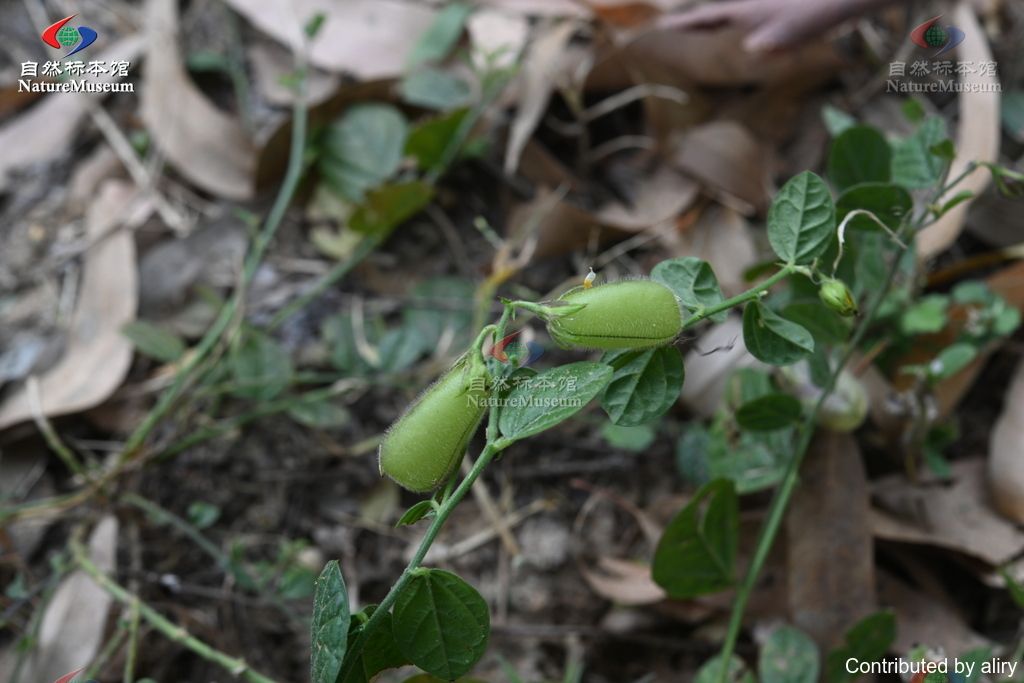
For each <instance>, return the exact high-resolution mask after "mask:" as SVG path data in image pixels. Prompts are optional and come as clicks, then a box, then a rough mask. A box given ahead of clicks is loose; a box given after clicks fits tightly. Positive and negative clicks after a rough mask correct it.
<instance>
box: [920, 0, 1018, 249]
mask: <svg viewBox="0 0 1024 683" xmlns="http://www.w3.org/2000/svg"><path fill="white" fill-rule="evenodd" d="M950 21H951V22H952V23H953V24H954V25H955V26H958V27H959V28H960V29H961V30H962V31H963V32H964V36H965V37H964V39H963V42H962V43H961V44H960V45H959V47H957V58H958V60H959V61H961V62H969V63H973V64H979V63H982V62H990V61H992V49H991V47H990V46H989V43H988V38H987V37H986V36H985V32H984V30H983V29H982V27H981V24H979V23H978V18H977V17H976V16H975V14H974V10H972V9H971V6H970V3H968V2H960V3H957V5H956V7H955V8H954V9H953V16H952V17H951V19H950ZM960 83H961V85H965V84H969V85H970V89H967V90H964V91H962V92H961V93H960V94H959V98H958V102H959V108H960V122H959V124H958V125H957V134H956V157H955V158H954V159H953V161H952V163H951V164H950V169H949V178H956V177H958V176H959V175H960V174H961V173H962V172H963V171H964V170H965V169H966V168H967V166H968V164H971V163H976V162H983V161H987V162H991V163H996V162H998V161H999V96H1000V95H999V90H998V87H997V86H998V84H999V81H998V78H997V77H996V76H995V75H994V74H993V75H983V74H963V75H961V76H960ZM988 184H989V173H988V171H986V170H981V169H979V170H976V171H974V172H973V173H971V174H970V175H969V176H967V178H965V179H964V180H963V182H961V183H959V184H958V185H957V186H956V187H953V188H950V190H949V191H948V192H947V193H946V195H944V196H943V197H942V198H941V199H939V201H938V202H937V203H938V204H940V205H941V204H942V203H943V202H944V201H946V200H948V199H950V198H951V197H953V195H955V194H957V193H959V192H963V191H968V192H972V193H974V194H975V195H980V194H981V193H982V191H984V189H985V188H986V187H987V186H988ZM971 203H972V200H967V201H965V202H961V203H960V204H957V205H956V206H955V207H953V208H952V209H950V210H949V211H947V212H946V213H945V214H943V216H942V217H941V218H939V219H938V220H937V221H935V222H934V223H932V224H931V225H929V226H928V227H926V228H925V229H923V230H922V231H921V232H920V233H918V236H917V254H918V257H919V258H920V259H921V260H927V259H930V258H932V257H934V256H936V255H937V254H939V253H941V252H943V251H945V250H946V249H948V248H949V247H950V246H951V245H952V244H953V243H954V242H955V241H956V239H957V237H959V235H960V231H961V230H962V229H963V227H964V221H965V220H966V218H967V211H968V209H969V208H970V206H971Z"/></svg>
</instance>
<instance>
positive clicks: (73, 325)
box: [0, 180, 138, 429]
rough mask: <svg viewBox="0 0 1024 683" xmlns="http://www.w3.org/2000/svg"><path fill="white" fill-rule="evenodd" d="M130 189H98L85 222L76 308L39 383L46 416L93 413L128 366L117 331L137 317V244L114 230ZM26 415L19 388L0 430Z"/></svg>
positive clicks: (5, 406)
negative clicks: (56, 358) (62, 346)
mask: <svg viewBox="0 0 1024 683" xmlns="http://www.w3.org/2000/svg"><path fill="white" fill-rule="evenodd" d="M134 197H135V189H134V187H132V186H131V185H128V184H125V183H123V182H120V181H113V180H110V181H107V182H105V183H104V184H103V185H101V186H100V189H99V192H98V194H97V196H96V199H95V201H94V202H93V204H92V206H90V207H89V211H88V213H87V214H86V217H85V224H86V238H87V240H88V241H89V243H90V244H92V246H91V247H90V248H89V249H88V251H86V252H85V260H84V264H83V267H82V279H81V283H80V284H79V293H78V303H77V306H76V307H75V311H74V313H73V314H72V316H71V322H70V329H69V331H68V343H67V350H66V351H65V353H64V356H63V357H62V358H61V360H60V362H59V363H57V364H56V365H55V366H53V367H52V368H50V369H49V370H48V371H47V372H46V373H45V374H44V375H43V376H42V377H40V378H39V395H40V403H41V409H42V412H43V414H44V415H46V416H54V415H66V414H69V413H75V412H78V411H81V410H85V409H87V408H91V407H93V406H95V405H97V404H98V403H100V402H102V401H103V400H105V399H106V398H107V397H108V396H110V394H111V393H113V391H114V390H115V389H116V388H117V387H118V385H119V384H121V381H122V380H123V379H124V376H125V374H126V373H127V372H128V367H129V365H131V360H132V345H131V342H129V341H128V339H127V338H125V337H124V336H122V335H121V332H120V330H121V326H122V325H124V324H125V323H127V322H130V321H131V320H133V319H134V318H135V308H136V304H137V300H138V285H137V279H138V276H137V274H136V269H135V238H134V236H133V234H132V233H131V231H129V230H124V229H118V226H119V224H120V222H121V221H123V220H124V219H125V215H126V214H128V213H129V211H130V209H131V208H132V207H131V204H132V201H131V200H132V199H133V198H134ZM31 417H32V410H31V404H30V401H29V396H28V392H27V390H26V389H25V388H24V387H22V388H20V389H18V390H17V391H16V392H15V393H13V394H12V395H11V396H9V397H8V399H7V400H6V401H4V402H3V403H2V404H0V429H3V428H5V427H9V426H10V425H13V424H16V423H18V422H22V421H24V420H28V419H30V418H31Z"/></svg>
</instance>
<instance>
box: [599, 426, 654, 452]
mask: <svg viewBox="0 0 1024 683" xmlns="http://www.w3.org/2000/svg"><path fill="white" fill-rule="evenodd" d="M601 436H603V437H604V440H605V441H607V442H608V445H609V446H611V447H612V448H621V449H622V450H624V451H633V452H635V453H640V452H642V451H646V450H647V449H648V448H649V447H650V445H651V444H652V443H654V437H655V436H657V432H656V431H655V429H654V427H652V426H650V425H638V426H636V427H623V426H621V425H617V424H613V423H611V422H608V423H606V424H605V425H604V426H603V427H602V428H601Z"/></svg>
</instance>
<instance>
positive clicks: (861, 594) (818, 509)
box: [786, 431, 876, 649]
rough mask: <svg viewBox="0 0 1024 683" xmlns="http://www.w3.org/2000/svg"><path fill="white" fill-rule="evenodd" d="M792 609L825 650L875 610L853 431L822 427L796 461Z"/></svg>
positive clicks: (863, 480)
mask: <svg viewBox="0 0 1024 683" xmlns="http://www.w3.org/2000/svg"><path fill="white" fill-rule="evenodd" d="M786 539H787V543H788V566H789V572H788V574H787V581H788V587H789V588H788V590H789V609H790V614H791V616H792V619H793V623H794V624H795V625H797V626H798V627H800V628H802V629H803V630H805V631H806V632H807V633H808V635H810V636H811V637H812V638H814V640H815V641H817V642H818V644H819V645H821V646H822V648H823V649H829V648H832V647H835V646H836V645H838V644H840V643H841V642H842V639H843V635H844V634H845V632H846V631H847V630H848V629H849V628H850V627H851V626H852V625H853V624H854V623H856V622H857V621H858V620H859V619H861V618H862V617H864V616H866V615H867V614H869V613H870V612H872V611H873V610H874V605H875V604H876V602H875V565H874V545H873V543H874V541H873V539H872V537H871V518H870V506H869V501H868V487H867V477H866V475H865V473H864V463H863V462H862V460H861V455H860V449H859V448H858V447H857V442H856V440H855V439H854V438H853V436H852V435H850V434H838V433H835V432H827V431H822V432H819V433H818V435H817V436H815V438H814V441H813V442H812V443H811V447H810V450H809V451H808V453H807V457H806V459H805V460H804V463H803V466H802V468H801V481H800V486H799V487H798V488H797V490H796V493H795V494H794V495H793V499H792V502H791V503H790V507H789V512H788V513H787V516H786Z"/></svg>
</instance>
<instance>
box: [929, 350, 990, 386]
mask: <svg viewBox="0 0 1024 683" xmlns="http://www.w3.org/2000/svg"><path fill="white" fill-rule="evenodd" d="M977 357H978V349H977V348H975V346H974V345H973V344H968V343H966V342H958V343H956V344H951V345H950V346H947V347H946V348H944V349H942V351H940V352H939V355H938V356H936V357H935V359H934V360H932V362H931V363H929V364H928V373H929V374H930V375H931V376H932V377H933V378H935V379H946V378H947V377H952V376H953V375H955V374H956V373H958V372H960V371H961V370H963V369H964V368H965V367H967V366H968V365H970V363H971V361H973V360H974V359H975V358H977Z"/></svg>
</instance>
